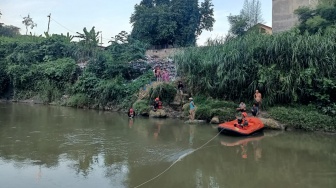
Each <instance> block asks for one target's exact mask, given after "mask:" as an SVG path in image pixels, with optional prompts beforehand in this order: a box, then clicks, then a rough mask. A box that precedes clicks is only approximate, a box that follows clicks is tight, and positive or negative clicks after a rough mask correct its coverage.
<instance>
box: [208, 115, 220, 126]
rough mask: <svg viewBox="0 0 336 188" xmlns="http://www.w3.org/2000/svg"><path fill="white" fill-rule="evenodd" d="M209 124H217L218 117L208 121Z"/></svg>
mask: <svg viewBox="0 0 336 188" xmlns="http://www.w3.org/2000/svg"><path fill="white" fill-rule="evenodd" d="M210 123H211V124H219V117H218V116H215V117H213V118H212V119H211V121H210Z"/></svg>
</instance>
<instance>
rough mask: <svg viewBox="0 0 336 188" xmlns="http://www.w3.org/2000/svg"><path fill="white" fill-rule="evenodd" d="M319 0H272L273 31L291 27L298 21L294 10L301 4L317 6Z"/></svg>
mask: <svg viewBox="0 0 336 188" xmlns="http://www.w3.org/2000/svg"><path fill="white" fill-rule="evenodd" d="M317 3H318V0H272V4H273V5H272V6H273V10H272V13H273V16H272V28H273V33H277V32H281V31H286V30H289V29H291V28H292V27H293V26H295V24H296V23H297V22H298V19H297V17H296V16H295V14H294V10H296V9H297V8H299V7H300V6H312V7H314V6H316V5H317Z"/></svg>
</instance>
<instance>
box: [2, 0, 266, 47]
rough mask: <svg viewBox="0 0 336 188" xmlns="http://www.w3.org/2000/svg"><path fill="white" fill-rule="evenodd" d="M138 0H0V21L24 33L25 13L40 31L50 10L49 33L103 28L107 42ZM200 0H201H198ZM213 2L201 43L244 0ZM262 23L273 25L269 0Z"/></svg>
mask: <svg viewBox="0 0 336 188" xmlns="http://www.w3.org/2000/svg"><path fill="white" fill-rule="evenodd" d="M140 1H141V0H94V1H93V0H0V11H1V13H2V16H1V18H0V22H1V23H4V24H6V25H14V26H17V27H19V28H21V30H20V32H21V34H25V33H26V28H25V26H24V24H22V20H23V17H25V16H27V15H28V14H29V15H30V17H31V18H32V19H33V21H34V22H35V23H36V24H37V27H35V28H34V29H33V30H29V31H28V32H30V31H31V32H32V33H33V34H35V35H41V34H42V35H43V33H44V32H45V31H47V28H48V17H47V16H48V15H49V14H51V20H50V29H49V33H51V34H52V33H55V34H61V33H63V34H66V33H67V32H69V34H70V35H76V32H80V33H82V32H83V28H84V27H86V28H87V29H88V30H90V29H91V28H92V27H93V26H95V30H96V31H101V32H102V38H103V43H104V44H103V45H104V46H106V45H108V41H110V40H111V37H114V36H115V35H117V34H118V33H119V32H120V31H127V32H128V33H130V32H131V31H132V25H131V24H130V23H129V20H130V17H131V15H132V13H133V12H134V5H135V4H139V3H140ZM200 1H202V0H200ZM212 3H213V5H214V18H215V20H216V22H215V23H214V27H213V31H211V32H209V31H203V33H202V34H201V35H200V36H199V37H198V39H197V44H198V45H204V43H205V42H206V40H207V39H208V38H216V37H222V36H225V35H226V34H227V32H228V30H229V28H230V25H229V23H228V21H227V16H229V15H230V14H232V15H237V14H239V12H240V10H241V9H242V7H243V4H244V0H212ZM261 4H262V7H261V9H262V16H263V19H264V24H266V25H268V26H272V0H261Z"/></svg>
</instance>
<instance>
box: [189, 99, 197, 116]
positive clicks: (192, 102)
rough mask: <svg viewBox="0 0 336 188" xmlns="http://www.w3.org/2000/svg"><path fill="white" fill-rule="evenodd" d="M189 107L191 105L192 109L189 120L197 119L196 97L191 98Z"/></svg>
mask: <svg viewBox="0 0 336 188" xmlns="http://www.w3.org/2000/svg"><path fill="white" fill-rule="evenodd" d="M189 101H190V103H189V107H190V110H189V120H194V119H195V111H196V106H195V103H194V99H193V98H191V97H190V98H189Z"/></svg>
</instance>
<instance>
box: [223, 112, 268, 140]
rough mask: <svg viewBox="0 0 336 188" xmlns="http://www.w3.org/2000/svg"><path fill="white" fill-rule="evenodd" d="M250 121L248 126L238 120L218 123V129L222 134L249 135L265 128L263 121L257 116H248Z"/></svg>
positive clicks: (247, 118)
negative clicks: (242, 124)
mask: <svg viewBox="0 0 336 188" xmlns="http://www.w3.org/2000/svg"><path fill="white" fill-rule="evenodd" d="M245 119H246V120H247V122H248V125H247V126H241V125H240V124H238V120H233V121H229V122H225V123H222V124H219V125H218V131H219V132H220V133H222V134H227V135H234V136H248V135H252V134H255V133H258V132H260V131H262V130H263V129H264V124H263V122H262V121H261V120H260V119H259V118H256V117H246V118H245Z"/></svg>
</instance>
